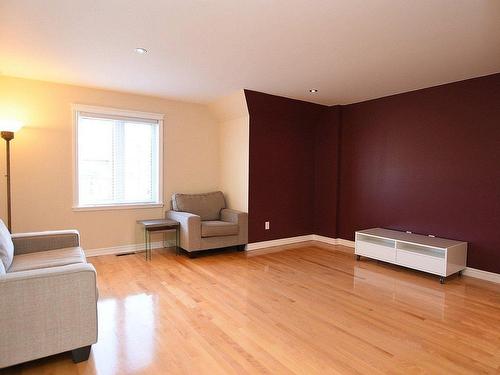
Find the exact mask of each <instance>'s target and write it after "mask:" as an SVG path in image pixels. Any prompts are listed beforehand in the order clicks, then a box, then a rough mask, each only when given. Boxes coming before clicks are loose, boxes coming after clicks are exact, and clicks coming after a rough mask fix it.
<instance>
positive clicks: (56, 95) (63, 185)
mask: <svg viewBox="0 0 500 375" xmlns="http://www.w3.org/2000/svg"><path fill="white" fill-rule="evenodd" d="M72 103H78V104H88V105H97V106H107V107H115V108H124V109H130V110H138V111H147V112H159V113H164V114H165V121H164V165H163V167H164V197H165V202H166V207H165V208H166V209H168V208H169V197H170V195H171V193H172V192H174V191H182V192H202V191H209V190H215V189H218V188H219V174H220V167H219V127H218V123H217V121H216V120H215V118H214V116H213V114H212V112H211V111H210V110H209V109H208V107H207V106H203V105H198V104H191V103H185V102H178V101H173V100H166V99H161V98H155V97H149V96H142V95H134V94H127V93H119V92H113V91H106V90H99V89H92V88H84V87H77V86H70V85H61V84H55V83H47V82H40V81H34V80H26V79H20V78H12V77H5V76H0V117H5V116H14V117H16V118H18V119H22V120H23V121H24V122H25V127H24V128H23V129H21V130H20V131H19V132H18V133H16V135H15V139H14V141H13V142H12V147H11V150H12V151H11V152H12V154H11V155H12V192H13V214H12V216H13V231H14V232H25V231H38V230H51V229H63V228H77V229H79V230H80V232H81V234H82V241H83V245H84V246H85V247H86V248H87V249H95V248H103V247H114V246H120V245H129V244H133V243H139V242H141V241H142V236H141V232H140V230H139V228H138V226H137V225H136V224H135V221H136V220H137V219H141V218H158V217H163V213H164V211H165V209H161V208H156V209H133V210H108V211H85V212H74V211H73V210H72V203H73V187H72V184H73V165H72V126H73V124H72V116H71V108H70V106H71V104H72ZM4 153H5V142H3V140H2V141H1V142H0V174H1V175H2V176H3V175H4V174H5V156H4ZM0 216H1V217H2V219H4V221H6V204H5V179H4V178H1V179H0Z"/></svg>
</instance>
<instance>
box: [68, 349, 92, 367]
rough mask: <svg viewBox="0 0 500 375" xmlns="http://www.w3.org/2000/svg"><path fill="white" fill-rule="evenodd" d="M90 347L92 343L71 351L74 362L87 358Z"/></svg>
mask: <svg viewBox="0 0 500 375" xmlns="http://www.w3.org/2000/svg"><path fill="white" fill-rule="evenodd" d="M91 348H92V345H89V346H83V347H81V348H78V349H74V350H72V351H71V357H72V358H73V362H74V363H79V362H83V361H86V360H87V359H89V355H90V349H91Z"/></svg>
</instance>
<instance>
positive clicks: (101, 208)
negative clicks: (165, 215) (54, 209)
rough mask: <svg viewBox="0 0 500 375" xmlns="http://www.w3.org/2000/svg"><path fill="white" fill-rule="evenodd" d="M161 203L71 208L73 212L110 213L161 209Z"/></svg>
mask: <svg viewBox="0 0 500 375" xmlns="http://www.w3.org/2000/svg"><path fill="white" fill-rule="evenodd" d="M163 206H164V205H163V203H138V204H110V205H102V206H73V211H111V210H136V209H144V208H163Z"/></svg>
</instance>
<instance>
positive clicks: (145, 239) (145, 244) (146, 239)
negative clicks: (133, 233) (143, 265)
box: [144, 228, 148, 260]
mask: <svg viewBox="0 0 500 375" xmlns="http://www.w3.org/2000/svg"><path fill="white" fill-rule="evenodd" d="M144 251H145V252H146V260H148V230H147V229H146V228H144Z"/></svg>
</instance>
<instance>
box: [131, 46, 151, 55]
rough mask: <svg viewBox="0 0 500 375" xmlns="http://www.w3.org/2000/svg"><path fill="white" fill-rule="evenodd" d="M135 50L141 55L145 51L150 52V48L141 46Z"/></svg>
mask: <svg viewBox="0 0 500 375" xmlns="http://www.w3.org/2000/svg"><path fill="white" fill-rule="evenodd" d="M134 51H135V53H138V54H139V55H144V54H145V53H147V52H148V50H147V49H146V48H141V47H139V48H136V49H134Z"/></svg>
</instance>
